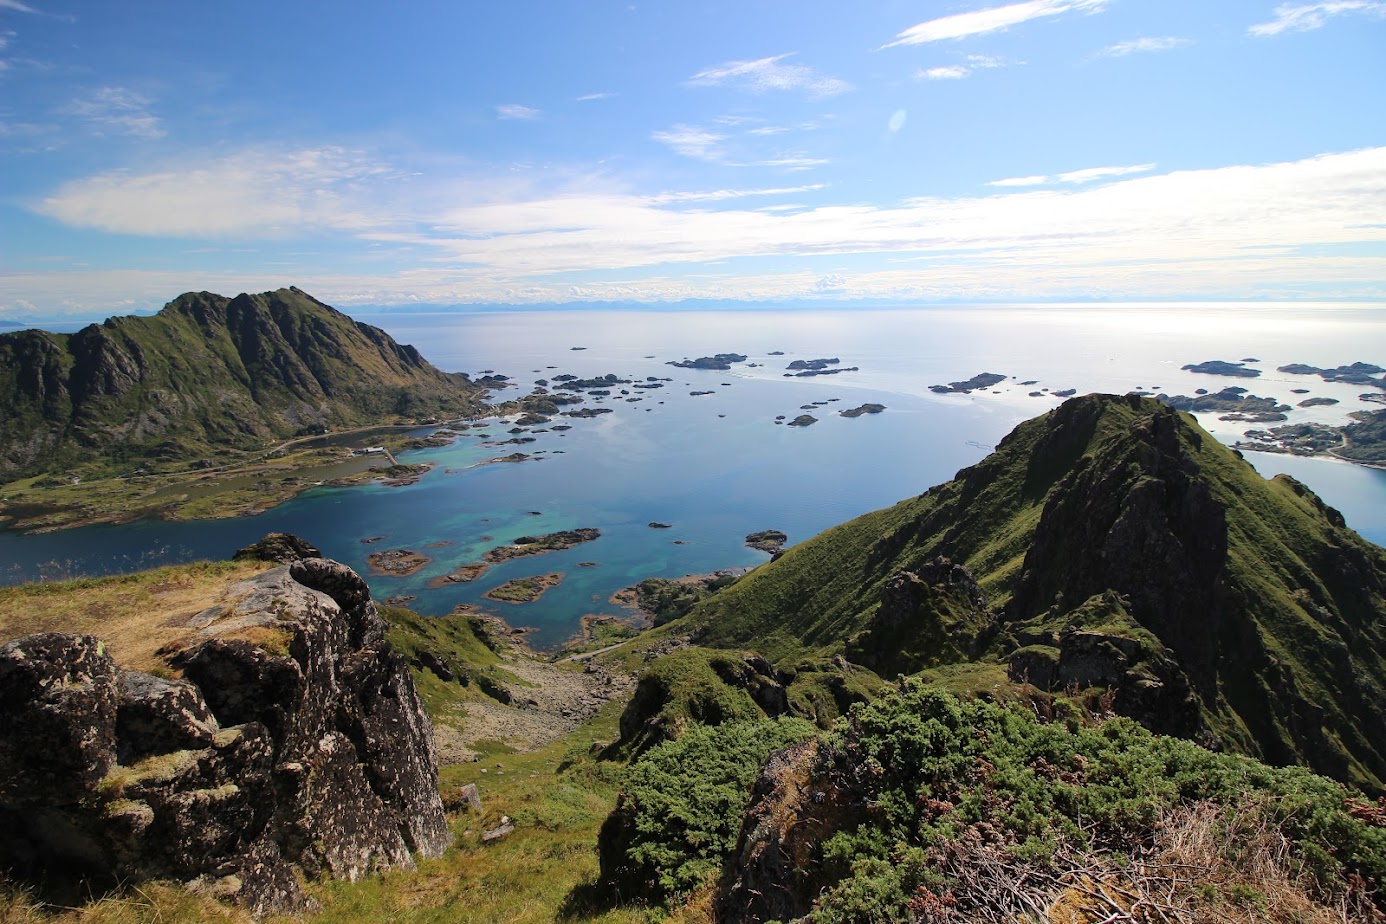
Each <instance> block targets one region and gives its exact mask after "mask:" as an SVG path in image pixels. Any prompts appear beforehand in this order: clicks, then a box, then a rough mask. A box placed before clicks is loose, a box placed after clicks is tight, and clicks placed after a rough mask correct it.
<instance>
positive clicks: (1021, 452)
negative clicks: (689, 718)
mask: <svg viewBox="0 0 1386 924" xmlns="http://www.w3.org/2000/svg"><path fill="white" fill-rule="evenodd" d="M954 569H960V570H958V571H954ZM963 575H967V576H968V577H967V578H964V577H963ZM974 586H975V591H974V589H973V588H974ZM686 621H687V622H689V623H691V624H692V625H693V626H695V627H697V629H698V631H699V632H700V633H701V634H700V636H699V638H700V639H701V640H702V641H703V642H704V643H705V644H710V645H719V646H723V647H733V646H743V647H755V648H758V649H759V650H760V651H762V653H764V654H766V655H767V656H768V657H770V659H771V660H772V661H773V662H775V663H776V664H781V663H793V659H795V658H798V657H802V656H804V655H806V654H808V653H810V652H834V651H840V652H841V653H842V654H843V655H844V656H846V657H847V658H848V660H850V661H851V662H853V663H856V664H860V665H864V666H867V667H870V668H872V669H873V670H875V671H877V672H879V673H880V674H881V676H886V677H888V676H892V675H894V674H895V673H897V672H905V673H912V672H915V671H919V670H921V669H930V668H942V667H947V666H949V665H971V664H974V663H977V664H980V665H983V666H984V667H987V668H989V671H988V670H979V671H976V672H973V674H972V675H971V676H975V677H978V678H983V679H985V678H988V677H990V678H995V677H996V676H997V674H998V672H997V671H996V670H995V668H998V667H1002V668H1004V669H1005V674H1006V675H1007V676H1009V678H1010V682H1011V683H1014V684H1019V685H1028V686H1030V687H1033V688H1036V689H1037V690H1038V692H1039V693H1041V694H1044V695H1062V694H1064V692H1065V691H1067V690H1069V689H1071V688H1075V687H1077V688H1080V689H1090V690H1092V691H1093V692H1094V694H1095V695H1097V694H1102V693H1103V692H1104V691H1108V692H1110V693H1111V694H1112V696H1113V697H1114V698H1113V700H1112V704H1111V705H1112V708H1113V709H1114V710H1115V711H1116V712H1117V713H1119V714H1124V715H1128V716H1131V717H1132V718H1135V719H1137V720H1138V721H1140V722H1141V723H1142V724H1144V725H1146V726H1147V727H1148V728H1150V729H1151V730H1153V731H1157V732H1160V733H1163V734H1172V735H1178V736H1182V737H1188V738H1192V739H1194V740H1197V741H1200V742H1203V743H1206V744H1209V745H1214V746H1217V747H1222V748H1225V749H1228V750H1233V751H1237V752H1241V753H1244V754H1249V755H1252V756H1255V757H1258V758H1261V759H1263V760H1266V761H1267V762H1269V763H1274V764H1301V765H1304V766H1308V767H1310V768H1312V769H1314V770H1316V771H1318V772H1320V773H1324V774H1326V775H1329V776H1333V777H1335V778H1337V779H1340V780H1345V781H1349V782H1352V783H1355V784H1357V785H1359V786H1362V787H1363V788H1365V789H1366V790H1368V791H1370V792H1380V791H1386V748H1383V746H1382V744H1381V742H1383V741H1386V551H1383V550H1382V549H1381V548H1379V547H1377V546H1374V545H1372V544H1371V543H1368V542H1366V541H1365V540H1363V539H1362V538H1361V537H1360V536H1358V535H1357V534H1355V533H1354V532H1352V531H1351V530H1350V529H1348V528H1347V527H1346V526H1345V524H1344V521H1343V518H1342V516H1341V514H1339V513H1338V512H1337V511H1336V510H1333V508H1331V507H1329V506H1328V505H1326V504H1325V503H1324V502H1323V501H1322V500H1321V499H1319V498H1318V497H1316V496H1315V495H1314V493H1313V492H1312V491H1310V490H1308V489H1307V488H1306V487H1304V486H1303V485H1301V484H1299V483H1298V482H1296V481H1294V480H1293V479H1289V478H1286V477H1283V476H1280V477H1276V478H1273V479H1266V478H1263V477H1262V476H1261V475H1259V474H1258V473H1257V472H1256V470H1255V469H1254V468H1253V467H1252V466H1251V464H1250V463H1248V462H1247V461H1246V460H1245V459H1243V458H1242V457H1241V456H1240V455H1239V454H1238V453H1236V452H1235V451H1233V450H1232V449H1229V448H1228V447H1226V446H1224V445H1222V444H1221V443H1219V442H1218V441H1217V440H1216V439H1214V438H1213V437H1212V436H1211V435H1209V434H1208V433H1207V432H1205V431H1204V430H1202V429H1201V428H1200V427H1199V426H1198V424H1197V421H1196V420H1195V419H1194V418H1193V417H1191V416H1189V415H1188V414H1184V413H1181V412H1179V411H1176V410H1173V409H1171V408H1168V407H1165V406H1163V405H1161V404H1160V403H1159V402H1157V401H1155V400H1154V399H1150V398H1143V397H1140V396H1137V395H1086V396H1082V397H1078V398H1073V399H1071V400H1069V401H1066V402H1065V403H1064V404H1062V405H1060V406H1059V407H1058V408H1056V409H1054V410H1053V411H1051V412H1049V413H1047V414H1045V415H1042V416H1040V417H1037V418H1034V419H1032V420H1028V421H1025V422H1024V423H1022V424H1020V425H1019V426H1017V427H1016V428H1015V430H1013V431H1012V432H1011V433H1010V434H1008V435H1007V436H1006V437H1005V438H1004V439H1003V440H1001V442H1000V443H999V444H998V446H997V448H996V451H995V452H993V453H992V454H991V455H989V456H987V457H986V458H985V459H983V460H982V461H980V462H978V463H977V464H976V465H974V466H971V467H969V468H966V469H963V470H962V471H960V472H959V473H958V474H957V476H956V477H955V478H954V479H953V480H952V481H949V482H947V483H945V484H942V485H937V486H935V487H933V488H930V489H929V490H928V491H927V492H925V493H924V494H922V495H920V496H918V497H914V498H909V499H906V500H904V501H901V502H900V503H898V504H896V505H894V506H892V507H889V508H887V509H884V510H879V511H875V512H873V513H869V514H866V515H865V516H863V517H859V518H857V519H855V520H852V521H849V522H847V523H844V524H842V525H840V526H837V527H834V528H833V529H830V530H827V531H826V532H824V533H822V534H820V535H819V536H816V537H814V538H812V539H810V540H808V541H806V542H802V543H799V544H798V545H796V546H795V547H794V548H792V549H790V550H788V551H787V552H786V553H785V555H784V557H783V558H781V559H780V560H778V561H775V562H771V563H768V564H766V565H764V566H762V567H761V568H759V569H757V570H756V571H755V572H753V573H751V574H750V575H747V577H746V578H744V579H743V580H741V581H740V582H738V583H737V584H735V585H733V586H731V587H729V588H727V589H725V590H723V591H722V592H720V593H718V594H717V595H715V596H713V597H712V598H710V599H709V600H707V601H705V602H703V603H700V604H699V605H698V606H697V607H695V608H694V609H693V611H692V612H691V613H690V614H689V615H688V616H687V617H686ZM985 682H987V683H990V682H992V681H991V680H986V681H985Z"/></svg>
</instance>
